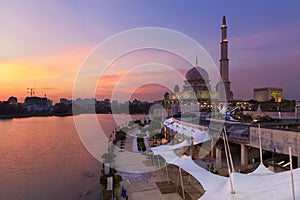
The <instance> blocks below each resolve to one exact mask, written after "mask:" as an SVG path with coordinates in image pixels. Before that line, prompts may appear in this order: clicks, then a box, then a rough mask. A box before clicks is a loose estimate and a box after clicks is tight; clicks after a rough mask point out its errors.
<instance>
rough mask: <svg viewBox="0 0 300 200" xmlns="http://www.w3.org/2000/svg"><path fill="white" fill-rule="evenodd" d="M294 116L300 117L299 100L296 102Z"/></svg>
mask: <svg viewBox="0 0 300 200" xmlns="http://www.w3.org/2000/svg"><path fill="white" fill-rule="evenodd" d="M295 118H296V119H300V101H297V102H296V108H295Z"/></svg>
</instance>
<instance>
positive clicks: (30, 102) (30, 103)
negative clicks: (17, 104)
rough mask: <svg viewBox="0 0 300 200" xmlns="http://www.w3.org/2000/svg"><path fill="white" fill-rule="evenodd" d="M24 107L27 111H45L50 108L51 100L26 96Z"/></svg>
mask: <svg viewBox="0 0 300 200" xmlns="http://www.w3.org/2000/svg"><path fill="white" fill-rule="evenodd" d="M24 108H25V109H26V110H27V111H28V112H45V111H46V112H47V111H50V110H51V109H52V101H51V100H50V99H48V98H46V97H43V98H42V97H26V98H25V101H24Z"/></svg>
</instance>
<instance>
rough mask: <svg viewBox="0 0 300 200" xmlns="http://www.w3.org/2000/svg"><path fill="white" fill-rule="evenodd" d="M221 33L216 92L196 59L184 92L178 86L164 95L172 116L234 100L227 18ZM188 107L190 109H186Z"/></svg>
mask: <svg viewBox="0 0 300 200" xmlns="http://www.w3.org/2000/svg"><path fill="white" fill-rule="evenodd" d="M221 31H222V39H221V43H220V45H221V59H220V76H221V80H220V82H219V83H218V84H217V86H216V90H215V91H212V89H211V86H210V79H209V75H208V73H207V71H206V70H204V69H203V68H202V67H201V66H199V65H198V58H197V57H196V63H195V66H194V67H193V68H191V69H190V70H188V72H187V73H186V75H185V78H186V80H185V81H184V85H183V90H182V91H181V92H180V89H179V86H177V85H176V86H175V87H174V91H173V92H172V93H171V94H170V93H168V92H166V93H165V94H164V100H162V105H163V106H164V108H165V109H171V113H170V114H176V113H178V112H183V109H185V111H189V112H190V111H193V110H206V109H210V108H212V107H213V103H212V101H213V102H221V101H223V102H224V100H227V101H232V100H233V93H232V91H231V89H230V81H229V59H228V40H227V24H226V18H225V16H224V17H223V23H222V26H221ZM222 88H224V89H222ZM179 104H180V107H179ZM185 105H189V106H185ZM184 107H185V108H184ZM187 107H188V109H186V108H187Z"/></svg>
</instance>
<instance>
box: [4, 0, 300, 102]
mask: <svg viewBox="0 0 300 200" xmlns="http://www.w3.org/2000/svg"><path fill="white" fill-rule="evenodd" d="M299 8H300V2H299V1H297V0H288V1H259V0H251V1H239V0H229V1H226V2H219V1H197V0H194V1H193V0H192V1H179V0H164V1H150V0H148V1H147V0H144V1H140V0H128V1H117V0H112V1H108V0H107V1H81V0H78V1H76V0H75V1H56V0H54V1H37V0H36V1H33V0H29V1H26V2H25V1H17V0H12V1H4V2H2V3H1V7H0V26H1V37H0V43H1V46H0V85H1V87H0V101H3V100H7V99H8V97H9V96H16V97H18V99H19V101H23V100H24V98H25V97H26V96H27V95H28V96H29V94H27V93H26V89H27V88H31V87H33V86H34V84H35V85H36V88H37V91H38V92H40V93H38V95H39V96H43V95H44V93H46V94H47V97H49V98H50V99H52V100H53V101H54V102H58V101H59V98H68V99H71V98H72V90H73V82H74V79H75V77H76V73H77V71H78V70H79V68H80V66H81V64H82V63H83V61H84V59H85V58H86V56H87V55H88V54H89V52H90V51H91V50H92V49H93V48H95V46H96V45H97V44H99V43H100V42H102V41H104V40H105V39H107V38H108V37H110V36H112V35H114V34H117V33H119V32H121V31H126V30H128V29H132V28H140V27H163V28H169V29H174V30H176V31H179V32H182V33H184V34H186V35H188V36H190V37H192V38H194V39H195V40H196V41H197V42H199V43H200V44H201V45H203V47H204V48H205V49H206V50H207V52H208V53H209V54H210V55H211V56H212V58H213V60H214V61H215V63H216V64H217V65H218V66H219V59H220V40H221V32H220V31H221V30H220V26H221V23H222V17H223V16H226V18H227V24H228V41H229V59H230V81H231V87H232V91H233V93H234V98H235V99H251V98H253V88H255V87H266V86H272V87H281V88H283V97H284V98H289V99H296V100H300V78H299V74H300V66H299V65H300V60H299V57H300V34H299V33H300V14H299ZM190 53H191V54H192V55H195V54H197V52H190ZM136 55H138V56H137V58H138V59H140V60H143V59H146V60H149V59H151V58H154V59H156V60H164V59H165V60H167V59H169V60H168V61H167V62H168V63H170V65H171V64H172V65H174V68H176V69H178V70H179V71H180V73H181V74H183V75H184V74H185V73H186V72H187V71H188V70H189V69H190V68H191V67H192V66H189V64H188V63H186V62H184V61H180V62H177V61H176V58H174V57H173V56H169V55H166V54H162V55H164V56H165V57H163V56H161V55H156V52H153V51H145V52H142V53H139V54H136ZM130 58H131V59H132V57H129V58H126V59H122V58H121V59H119V60H118V61H116V63H114V64H115V65H117V64H119V66H125V65H130V64H131V62H132V60H130ZM170 59H171V61H170ZM172 59H173V61H172ZM134 62H135V63H136V62H137V63H139V61H134ZM192 64H194V63H192ZM118 69H119V68H118ZM166 73H168V72H166ZM123 74H124V72H123V71H122V67H120V69H119V70H113V71H111V74H109V76H106V77H102V81H103V82H102V83H103V84H102V86H104V87H103V88H102V89H101V90H98V91H97V94H96V98H97V99H100V100H101V99H104V98H110V96H109V95H110V92H109V91H110V90H111V88H112V83H113V82H114V81H113V80H115V81H117V80H118V78H120V77H122V75H123ZM142 76H143V74H142V73H141V74H136V76H135V77H142ZM160 77H161V78H165V75H164V73H163V72H162V74H160ZM175 84H180V83H174V86H175ZM128 85H130V84H128ZM182 85H183V83H181V85H179V86H180V87H182ZM164 89H165V88H162V87H159V88H158V87H157V86H155V85H145V86H144V87H143V88H139V89H137V90H136V91H137V92H136V93H135V94H134V95H133V96H132V98H139V99H141V100H148V101H152V100H154V99H157V98H162V96H163V93H164V92H163V91H164ZM122 92H124V93H126V92H128V88H127V86H126V85H124V86H122ZM121 101H122V100H121Z"/></svg>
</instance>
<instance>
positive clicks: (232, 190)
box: [223, 131, 235, 194]
mask: <svg viewBox="0 0 300 200" xmlns="http://www.w3.org/2000/svg"><path fill="white" fill-rule="evenodd" d="M223 138H224V147H225V155H226V161H227V169H228V174H229V181H230V187H231V194H235V191H234V188H233V181H232V176H231V172H230V166H229V160H228V153H227V145H226V141H225V140H226V138H225V131H224V132H223Z"/></svg>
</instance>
